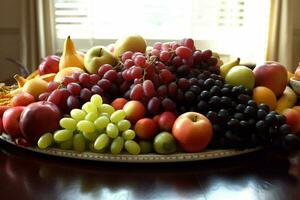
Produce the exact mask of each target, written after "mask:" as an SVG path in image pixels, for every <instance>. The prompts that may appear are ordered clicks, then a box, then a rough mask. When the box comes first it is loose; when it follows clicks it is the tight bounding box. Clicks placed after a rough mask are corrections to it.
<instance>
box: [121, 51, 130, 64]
mask: <svg viewBox="0 0 300 200" xmlns="http://www.w3.org/2000/svg"><path fill="white" fill-rule="evenodd" d="M132 55H133V52H132V51H125V52H124V53H122V56H121V61H122V62H125V60H127V59H130V58H131V57H132Z"/></svg>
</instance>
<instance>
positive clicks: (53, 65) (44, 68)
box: [38, 55, 60, 75]
mask: <svg viewBox="0 0 300 200" xmlns="http://www.w3.org/2000/svg"><path fill="white" fill-rule="evenodd" d="M59 61H60V57H58V56H56V55H50V56H47V57H46V58H44V59H43V61H42V62H41V63H40V65H39V67H38V69H39V74H40V75H43V74H49V73H57V72H58V71H59Z"/></svg>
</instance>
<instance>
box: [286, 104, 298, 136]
mask: <svg viewBox="0 0 300 200" xmlns="http://www.w3.org/2000/svg"><path fill="white" fill-rule="evenodd" d="M282 114H283V115H284V116H285V117H286V123H287V125H289V126H290V128H291V132H292V133H293V134H297V133H298V132H299V131H300V112H298V111H297V110H296V109H292V108H287V109H285V110H284V111H283V112H282Z"/></svg>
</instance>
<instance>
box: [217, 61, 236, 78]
mask: <svg viewBox="0 0 300 200" xmlns="http://www.w3.org/2000/svg"><path fill="white" fill-rule="evenodd" d="M239 64H240V58H236V59H235V60H233V61H230V62H227V63H225V64H223V65H221V67H220V73H221V76H223V77H224V78H225V76H226V74H227V73H228V72H229V70H230V69H231V68H233V67H234V66H237V65H239Z"/></svg>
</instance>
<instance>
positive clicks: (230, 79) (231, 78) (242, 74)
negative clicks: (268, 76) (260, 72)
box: [225, 65, 255, 90]
mask: <svg viewBox="0 0 300 200" xmlns="http://www.w3.org/2000/svg"><path fill="white" fill-rule="evenodd" d="M225 82H226V83H228V84H231V85H234V86H239V85H243V86H244V87H246V88H249V89H251V90H252V89H253V87H254V84H255V77H254V74H253V72H252V70H251V69H250V68H248V67H246V66H241V65H238V66H235V67H233V68H231V69H230V70H229V72H228V73H227V74H226V76H225Z"/></svg>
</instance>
